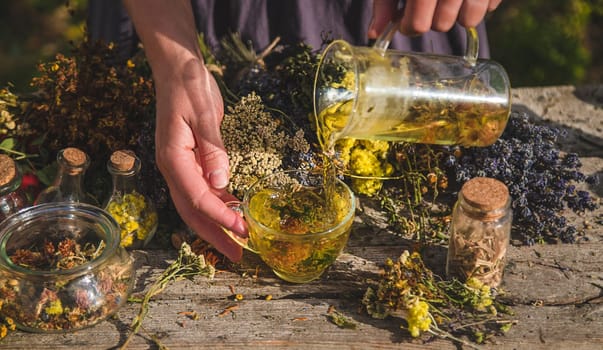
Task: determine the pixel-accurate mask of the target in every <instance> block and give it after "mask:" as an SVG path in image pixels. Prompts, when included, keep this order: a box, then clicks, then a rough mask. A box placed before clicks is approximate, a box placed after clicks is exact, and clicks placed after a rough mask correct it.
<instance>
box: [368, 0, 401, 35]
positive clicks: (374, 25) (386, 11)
mask: <svg viewBox="0 0 603 350" xmlns="http://www.w3.org/2000/svg"><path fill="white" fill-rule="evenodd" d="M397 11H398V0H374V2H373V17H372V18H371V24H370V25H369V28H368V37H369V38H370V39H376V38H377V37H378V36H379V35H380V34H381V33H383V30H384V29H385V27H386V26H387V24H388V23H389V22H390V21H391V20H392V19H393V18H394V16H395V15H396V14H397Z"/></svg>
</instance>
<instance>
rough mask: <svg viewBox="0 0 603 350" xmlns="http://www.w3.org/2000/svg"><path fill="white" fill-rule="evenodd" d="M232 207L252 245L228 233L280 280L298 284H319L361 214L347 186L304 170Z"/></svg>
mask: <svg viewBox="0 0 603 350" xmlns="http://www.w3.org/2000/svg"><path fill="white" fill-rule="evenodd" d="M325 180H326V181H325ZM228 204H229V206H230V207H231V208H233V209H234V210H239V209H242V210H241V211H242V214H243V216H244V218H245V220H246V222H247V225H248V229H249V240H248V241H247V242H241V240H240V238H238V236H235V235H233V234H232V233H231V232H228V231H227V233H228V234H229V235H230V236H231V237H232V238H235V240H236V241H237V242H239V243H240V244H242V245H243V247H244V248H246V249H248V250H251V251H253V252H255V253H257V254H258V255H259V256H260V257H261V258H262V260H263V261H264V262H265V263H266V264H267V265H268V266H270V268H272V270H273V271H274V273H275V274H276V275H277V276H279V277H280V278H282V279H284V280H286V281H289V282H295V283H305V282H310V281H312V280H315V279H317V278H319V277H320V276H321V275H322V274H323V272H324V271H325V270H326V269H327V267H329V266H330V265H331V264H332V263H333V262H334V261H335V260H336V259H337V257H338V256H339V255H340V254H341V252H342V251H343V249H344V247H345V245H346V244H347V241H348V238H349V235H350V231H351V228H352V223H353V221H354V213H355V210H356V208H355V199H354V194H353V192H352V191H351V190H350V188H349V187H348V186H347V185H346V184H345V183H344V182H343V181H341V180H339V179H337V178H335V177H332V178H331V177H330V176H326V177H325V174H323V173H322V172H316V173H315V172H311V171H304V170H290V171H283V172H278V173H274V174H272V175H268V176H266V177H264V178H262V179H260V180H258V181H257V182H256V183H255V184H253V185H252V186H251V187H250V188H249V190H248V191H247V192H246V193H245V196H244V199H243V202H229V203H228Z"/></svg>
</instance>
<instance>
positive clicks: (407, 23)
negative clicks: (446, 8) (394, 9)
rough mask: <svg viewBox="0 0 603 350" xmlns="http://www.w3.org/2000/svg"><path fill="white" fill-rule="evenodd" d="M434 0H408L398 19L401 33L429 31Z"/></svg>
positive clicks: (435, 3) (434, 5) (409, 33)
mask: <svg viewBox="0 0 603 350" xmlns="http://www.w3.org/2000/svg"><path fill="white" fill-rule="evenodd" d="M436 5H437V1H436V0H408V1H406V6H405V7H404V14H403V15H402V19H400V23H399V30H400V32H402V34H406V35H417V34H421V33H425V32H427V31H429V29H430V28H431V25H432V21H433V16H434V12H435V9H436Z"/></svg>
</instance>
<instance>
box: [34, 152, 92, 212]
mask: <svg viewBox="0 0 603 350" xmlns="http://www.w3.org/2000/svg"><path fill="white" fill-rule="evenodd" d="M57 164H58V167H59V168H58V170H57V174H56V176H55V178H54V181H53V182H52V185H50V186H48V187H47V188H46V189H44V190H43V191H42V192H40V194H38V197H37V198H36V200H35V201H34V204H36V205H37V204H43V203H58V202H78V203H87V204H91V205H96V206H98V205H99V203H98V201H97V200H96V198H94V197H92V196H91V195H90V194H89V193H87V192H86V191H85V190H84V186H83V184H84V175H85V173H86V170H87V169H88V167H89V166H90V158H88V155H87V154H86V153H85V152H84V151H82V150H80V149H78V148H75V147H68V148H64V149H62V150H60V151H59V153H58V154H57Z"/></svg>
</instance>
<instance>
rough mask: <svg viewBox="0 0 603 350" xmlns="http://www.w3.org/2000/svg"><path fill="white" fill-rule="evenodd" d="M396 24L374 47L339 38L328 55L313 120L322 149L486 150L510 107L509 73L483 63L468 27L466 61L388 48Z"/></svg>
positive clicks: (318, 83) (322, 63)
mask: <svg viewBox="0 0 603 350" xmlns="http://www.w3.org/2000/svg"><path fill="white" fill-rule="evenodd" d="M395 32H396V26H395V25H392V24H391V23H390V26H389V28H388V29H386V30H385V32H384V35H383V36H382V37H381V38H379V39H378V40H377V42H376V43H375V45H374V46H373V47H358V46H352V45H350V44H349V43H347V42H346V41H343V40H336V41H334V42H332V43H331V44H330V45H329V46H328V47H327V48H326V49H325V50H324V52H323V54H322V57H321V61H320V63H319V66H318V69H317V72H316V77H315V82H314V115H315V118H316V122H317V132H318V138H319V140H320V142H321V146H322V147H323V150H324V151H326V152H328V153H329V151H331V152H330V153H336V150H335V152H332V151H333V148H334V146H335V143H336V141H338V140H340V139H343V138H353V139H366V140H384V141H397V142H412V143H425V144H439V145H461V146H488V145H491V144H492V143H494V142H495V141H496V140H497V139H498V137H499V136H500V135H501V134H502V132H503V130H504V128H505V126H506V123H507V120H508V117H509V114H510V108H511V95H510V90H511V88H510V83H509V78H508V76H507V73H506V72H505V70H504V68H503V67H502V66H501V65H499V64H498V63H496V62H494V61H491V60H484V59H478V58H477V54H478V37H477V32H476V31H475V29H474V28H468V29H467V51H466V54H465V56H463V57H456V56H447V55H434V54H426V53H409V52H401V51H396V50H388V49H387V47H388V46H389V42H390V40H391V36H392V35H393V34H394V33H395Z"/></svg>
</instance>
